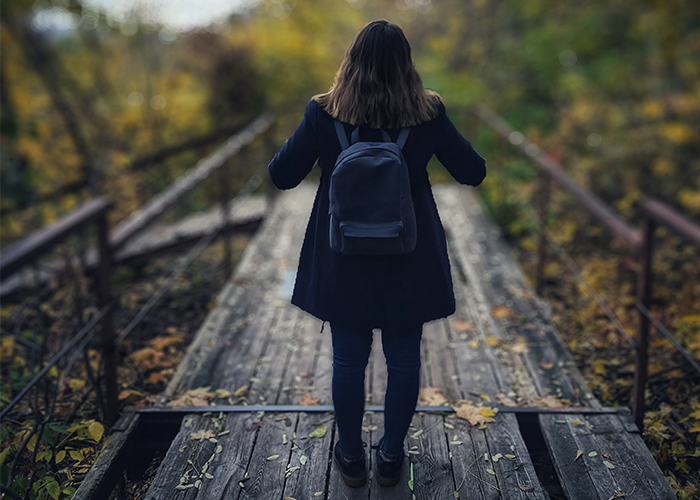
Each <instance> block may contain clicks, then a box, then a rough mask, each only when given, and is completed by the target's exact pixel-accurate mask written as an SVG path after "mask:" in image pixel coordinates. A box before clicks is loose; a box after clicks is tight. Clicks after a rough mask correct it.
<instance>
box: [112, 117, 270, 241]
mask: <svg viewBox="0 0 700 500" xmlns="http://www.w3.org/2000/svg"><path fill="white" fill-rule="evenodd" d="M272 119H273V114H272V113H271V112H265V113H263V114H261V115H260V116H258V117H257V118H255V119H254V120H252V121H251V122H250V123H249V124H248V125H247V126H246V127H244V128H243V130H241V132H239V133H238V134H236V135H234V136H232V137H231V138H229V140H228V141H227V142H226V143H225V144H224V145H222V146H220V147H219V148H218V149H217V150H216V151H214V152H213V153H212V154H211V155H209V156H208V157H207V158H204V159H202V160H200V161H199V162H198V163H197V167H195V168H192V169H190V171H189V172H188V173H187V174H186V175H184V176H182V177H180V178H179V179H178V180H177V181H175V183H174V184H173V186H172V187H171V188H169V189H168V190H167V191H165V192H164V193H161V194H159V195H157V196H155V197H154V198H153V200H151V202H150V203H148V204H147V205H146V206H145V207H144V208H141V209H138V210H136V211H135V212H133V213H132V214H131V216H130V217H129V218H128V219H125V220H123V221H122V222H120V223H119V225H118V226H117V227H116V229H115V230H114V231H113V232H112V234H111V235H110V238H109V242H110V246H111V247H112V250H113V251H116V250H118V249H119V248H121V247H122V246H123V245H124V244H125V243H126V242H127V241H129V240H130V239H131V238H133V237H134V236H136V235H137V234H138V233H140V232H141V231H143V230H144V229H146V228H147V227H148V226H149V225H150V224H151V223H153V222H154V221H155V220H156V219H157V218H158V216H159V215H160V214H162V213H163V212H164V211H165V210H166V209H167V208H170V207H172V206H173V205H175V204H177V203H178V202H179V201H180V198H182V196H183V195H184V194H186V193H187V192H188V191H191V190H192V189H194V187H195V186H196V185H197V184H198V183H199V182H200V181H202V180H204V179H206V178H207V177H208V176H209V174H210V173H212V172H213V171H214V170H216V169H218V168H219V167H221V166H222V165H223V164H224V163H225V162H226V160H228V159H229V158H230V157H231V156H233V155H235V154H236V153H238V152H239V151H240V150H241V148H242V147H244V146H246V145H248V144H250V143H251V142H253V140H254V139H255V137H257V136H258V135H260V134H263V133H265V132H266V131H267V129H268V128H269V127H270V122H271V121H272Z"/></svg>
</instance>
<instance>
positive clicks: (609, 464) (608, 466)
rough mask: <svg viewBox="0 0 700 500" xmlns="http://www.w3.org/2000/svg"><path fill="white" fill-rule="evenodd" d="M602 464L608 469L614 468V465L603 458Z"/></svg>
mask: <svg viewBox="0 0 700 500" xmlns="http://www.w3.org/2000/svg"><path fill="white" fill-rule="evenodd" d="M603 465H605V466H606V467H607V468H608V469H614V468H615V466H614V465H613V464H611V463H610V462H608V461H607V460H603Z"/></svg>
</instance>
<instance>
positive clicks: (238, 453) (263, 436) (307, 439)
mask: <svg viewBox="0 0 700 500" xmlns="http://www.w3.org/2000/svg"><path fill="white" fill-rule="evenodd" d="M314 189H315V187H314V186H310V185H306V184H302V185H301V186H300V187H298V188H297V189H295V190H292V191H291V192H287V193H284V194H283V195H282V196H280V197H279V198H278V200H277V202H276V205H275V206H274V207H273V209H272V211H271V212H270V215H269V216H268V218H267V219H266V221H265V223H264V225H263V227H262V228H261V229H260V231H259V233H258V235H257V236H256V237H255V238H254V239H253V241H252V242H251V243H250V245H249V247H248V248H247V250H246V253H245V255H244V258H243V259H242V261H241V263H240V265H239V266H238V269H237V270H236V272H235V273H234V275H233V277H232V278H231V280H230V281H229V283H228V284H227V286H226V287H225V288H224V290H223V291H222V292H221V294H220V296H219V300H218V304H217V306H216V308H215V309H214V310H212V312H211V313H210V315H209V317H208V318H207V320H206V321H205V323H204V324H203V325H202V328H201V329H200V331H199V332H198V334H197V336H196V338H195V341H194V342H193V344H192V346H191V347H190V349H189V351H188V353H187V355H186V357H185V359H184V361H183V362H182V364H181V366H180V368H179V370H178V372H177V374H176V375H175V377H174V378H173V380H172V382H171V384H170V385H169V387H168V389H167V390H166V392H165V394H164V396H163V398H162V400H161V404H164V403H166V402H167V401H168V400H171V399H173V398H175V397H178V396H179V395H180V394H182V393H184V392H185V391H187V390H189V389H194V388H198V387H209V388H210V390H212V391H213V390H216V389H219V390H220V391H219V397H218V398H217V399H216V400H215V401H214V402H217V403H220V404H231V403H233V404H256V405H257V404H263V405H275V404H299V403H300V402H304V403H308V404H327V403H329V402H330V401H331V397H332V396H331V388H330V387H331V376H332V364H331V351H332V347H331V338H330V332H329V329H328V328H325V329H324V330H323V331H322V329H321V322H320V321H318V320H316V319H314V318H312V317H310V316H308V315H307V314H306V313H303V312H302V311H299V310H298V309H296V308H295V307H293V306H291V305H290V304H289V298H290V296H291V291H292V286H293V283H294V271H295V267H296V264H297V258H298V252H299V248H300V247H301V242H302V239H303V234H304V229H305V227H306V222H307V220H308V214H309V212H310V209H311V205H312V203H313V199H314ZM435 196H436V201H437V203H438V206H439V209H440V213H441V217H442V220H443V223H444V226H445V229H446V231H447V234H448V240H449V248H450V258H451V262H452V265H453V271H454V285H455V293H456V296H457V312H456V314H455V315H454V316H453V317H451V318H448V319H445V320H440V321H435V322H432V323H430V324H428V325H426V326H425V329H424V335H423V344H422V359H423V364H422V368H421V385H422V387H436V388H439V389H441V390H442V393H443V395H444V396H445V397H446V398H448V399H449V400H450V401H454V400H459V399H465V400H470V401H471V402H473V403H474V404H477V405H480V404H483V405H486V406H495V405H498V404H511V402H517V403H518V404H520V405H529V406H537V405H538V404H543V403H542V401H543V400H541V399H538V398H543V397H546V396H552V397H555V398H559V399H560V400H561V399H568V400H569V401H571V402H572V403H573V404H575V405H580V406H585V407H593V408H596V407H599V406H600V405H599V404H598V402H597V401H596V400H595V399H594V398H593V396H592V395H591V393H590V390H589V389H588V387H587V386H586V385H585V383H584V381H583V378H582V377H581V374H580V373H579V372H578V370H577V369H576V366H575V365H574V363H573V361H572V359H571V356H570V355H569V353H568V352H567V350H566V347H565V346H564V344H563V342H562V341H561V339H560V337H559V335H558V333H557V331H556V329H555V327H554V326H553V325H552V323H551V320H550V319H549V316H548V314H547V308H546V306H545V305H544V304H543V303H541V302H540V301H539V300H538V299H537V297H536V296H535V295H534V293H533V292H532V290H531V288H530V286H529V285H528V283H527V282H526V281H525V278H524V276H523V275H522V272H521V271H520V269H519V267H518V265H517V264H516V263H515V262H514V261H513V259H512V257H511V255H510V253H509V250H508V247H507V245H506V244H505V242H504V241H503V238H502V236H501V233H500V231H499V230H498V228H496V227H495V226H494V225H493V223H491V222H490V221H489V220H488V219H487V218H486V216H485V215H484V213H483V211H482V209H481V206H480V205H479V202H478V199H477V198H476V196H475V195H474V194H473V191H471V190H470V189H468V188H460V187H456V186H449V187H447V186H445V187H443V186H438V187H436V188H435ZM366 386H367V401H368V403H370V404H383V402H384V391H385V390H386V363H385V362H384V356H383V353H382V348H381V339H380V335H375V341H374V344H373V348H372V354H371V359H370V363H369V366H368V370H367V378H366ZM551 400H552V398H549V400H548V401H551ZM561 422H563V423H561ZM576 422H581V423H582V425H576ZM539 426H540V428H541V429H542V435H543V438H544V442H545V443H546V446H547V449H548V451H549V456H550V458H551V461H552V463H553V466H554V468H555V469H556V471H557V475H558V477H559V480H560V482H561V484H562V488H563V489H564V491H565V493H566V494H567V496H568V497H569V498H572V499H573V498H581V499H583V498H586V499H601V500H607V499H608V498H610V497H611V496H612V495H613V494H614V493H615V492H616V491H622V492H624V493H626V494H627V495H630V494H631V493H632V492H633V491H635V492H636V494H640V491H644V492H653V496H640V497H639V498H652V497H653V498H663V499H665V498H672V497H669V496H668V492H670V488H669V487H668V485H667V484H666V482H665V480H664V479H663V476H662V475H661V472H660V471H659V470H658V467H656V464H655V463H654V462H653V460H652V459H651V456H650V455H649V452H648V451H647V450H646V448H644V444H643V442H642V440H641V438H640V437H639V435H638V434H637V433H634V432H629V429H630V428H629V426H628V425H627V424H626V423H625V422H623V421H622V420H620V417H618V416H610V415H605V416H595V417H590V418H589V419H585V418H584V417H582V416H580V415H576V414H574V415H566V416H564V415H542V416H540V417H539ZM324 428H325V433H324V432H323V431H322V430H321V429H324ZM227 431H228V432H227ZM335 434H336V430H335V425H334V419H333V415H332V414H323V413H290V414H286V415H280V414H278V413H266V414H263V413H259V414H258V413H250V414H235V415H234V414H231V415H228V416H226V415H219V414H212V415H199V416H197V415H189V416H187V417H186V418H185V420H184V421H183V425H182V428H181V430H180V433H179V434H178V437H177V438H176V439H175V441H174V442H173V444H172V446H171V447H170V450H169V451H168V453H167V455H166V457H165V459H164V461H163V463H162V465H161V467H160V469H159V471H158V474H157V476H156V478H155V480H154V481H153V484H152V485H151V489H150V490H149V492H148V495H147V497H146V498H147V499H148V500H156V499H164V498H175V499H178V498H187V499H194V498H197V499H207V500H218V499H223V498H226V499H229V498H236V499H248V498H261V499H262V498H264V499H277V500H282V499H284V498H294V499H297V500H302V499H311V500H313V499H317V498H319V499H331V500H336V499H339V500H343V499H360V498H361V499H365V500H366V499H376V500H388V499H404V498H413V496H415V498H416V499H435V498H455V497H457V496H458V497H459V498H460V499H470V500H482V499H489V500H491V499H493V500H501V499H523V500H525V499H537V500H545V499H546V498H548V495H547V492H546V491H545V487H544V486H543V484H541V479H540V478H538V476H537V472H536V469H535V466H534V465H533V459H532V458H531V452H530V451H529V450H528V447H527V445H526V439H524V438H523V436H522V434H521V430H520V425H519V422H518V419H517V418H516V416H515V415H514V414H512V413H501V414H499V415H497V416H496V420H495V422H492V423H489V424H488V425H486V426H485V427H484V428H478V427H472V426H470V425H469V424H468V423H467V422H466V421H465V420H461V419H459V418H456V417H455V416H454V415H440V414H416V415H415V416H414V419H413V423H412V427H411V429H410V430H409V434H408V436H407V438H406V443H405V448H406V451H407V460H405V462H404V469H403V470H402V476H401V480H400V481H399V484H398V485H397V486H396V487H393V488H382V487H380V486H379V485H378V484H377V482H376V480H375V479H374V477H373V476H374V470H375V464H374V459H375V457H374V454H373V452H372V453H370V452H369V451H370V450H371V448H369V447H368V449H367V450H368V454H367V455H368V464H369V466H370V470H372V471H373V472H372V473H371V475H370V480H369V481H368V484H367V485H366V486H365V487H363V488H358V489H350V488H348V487H346V486H345V485H344V483H343V481H342V478H341V476H340V474H339V472H338V470H337V468H336V465H335V463H334V462H333V460H332V450H333V445H334V443H335V441H336V439H337V438H336V435H335ZM382 434H383V415H382V414H375V413H370V412H367V414H366V415H365V420H364V427H363V436H364V437H363V438H364V440H365V441H366V442H367V444H368V446H371V445H373V444H376V443H377V442H378V441H379V439H381V436H382ZM312 436H314V437H312ZM210 438H211V439H214V440H215V442H214V441H212V440H211V439H210ZM219 446H220V447H221V448H220V449H219V448H218V447H219ZM217 449H218V453H217ZM579 449H581V450H582V451H584V452H585V455H584V456H583V457H580V458H579V459H578V460H576V461H575V460H574V458H575V456H576V453H577V450H579ZM591 451H596V452H597V454H598V455H597V456H594V457H590V456H588V453H590V452H591ZM543 452H544V453H545V454H546V453H547V452H546V450H544V448H543ZM604 454H605V455H604ZM605 457H607V458H605ZM602 460H608V461H609V462H610V463H611V464H613V465H614V466H615V468H614V469H611V468H609V467H607V466H606V465H605V464H604V462H603V461H602ZM206 463H209V465H208V466H206V469H207V470H206V471H203V469H204V467H205V464H206ZM411 475H412V477H413V481H412V483H411V484H409V479H410V478H411ZM195 476H197V477H195ZM210 476H211V477H210ZM197 481H201V483H199V484H198V483H197ZM190 485H192V486H190ZM650 494H651V493H650ZM644 495H646V493H644Z"/></svg>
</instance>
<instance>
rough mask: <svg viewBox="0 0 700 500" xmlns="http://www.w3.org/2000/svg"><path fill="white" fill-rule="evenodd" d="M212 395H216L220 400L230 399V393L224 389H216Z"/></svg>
mask: <svg viewBox="0 0 700 500" xmlns="http://www.w3.org/2000/svg"><path fill="white" fill-rule="evenodd" d="M214 394H216V397H217V398H221V399H226V398H230V397H231V391H227V390H226V389H217V390H216V392H215V393H214Z"/></svg>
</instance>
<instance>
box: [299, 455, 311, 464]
mask: <svg viewBox="0 0 700 500" xmlns="http://www.w3.org/2000/svg"><path fill="white" fill-rule="evenodd" d="M308 459H309V457H307V456H306V455H302V456H300V457H299V463H301V465H306V461H307V460H308Z"/></svg>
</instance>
